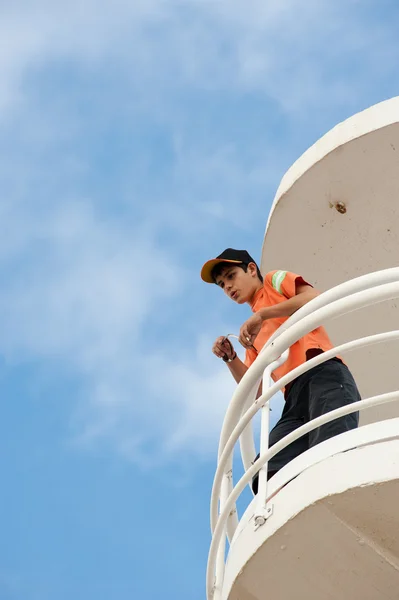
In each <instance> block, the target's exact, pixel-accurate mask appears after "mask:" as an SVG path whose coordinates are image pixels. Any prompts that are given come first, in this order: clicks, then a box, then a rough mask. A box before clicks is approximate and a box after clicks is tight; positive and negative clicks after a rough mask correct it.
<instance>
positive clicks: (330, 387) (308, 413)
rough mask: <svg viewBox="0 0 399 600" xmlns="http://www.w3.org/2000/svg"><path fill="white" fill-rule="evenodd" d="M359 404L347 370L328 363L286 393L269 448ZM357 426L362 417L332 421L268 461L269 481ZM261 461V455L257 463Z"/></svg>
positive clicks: (339, 364) (334, 362)
mask: <svg viewBox="0 0 399 600" xmlns="http://www.w3.org/2000/svg"><path fill="white" fill-rule="evenodd" d="M358 400H361V398H360V394H359V390H358V389H357V386H356V383H355V380H354V379H353V377H352V374H351V372H350V371H349V369H348V367H347V366H346V365H344V364H343V362H342V361H340V360H339V359H337V358H333V359H331V360H327V361H326V362H325V363H323V364H321V365H318V366H317V367H314V368H313V369H311V370H310V371H308V372H307V373H304V374H303V375H301V376H300V377H298V378H297V379H295V380H294V381H293V383H292V384H291V387H290V388H289V390H288V392H286V398H285V406H284V410H283V414H282V415H281V418H280V420H279V421H278V422H277V423H276V425H275V427H273V429H272V430H271V432H270V435H269V447H271V446H273V444H276V442H278V441H280V440H281V439H282V438H283V437H285V436H286V435H288V434H289V433H292V432H293V431H294V430H295V429H297V428H298V427H301V425H303V424H304V423H307V422H308V421H311V420H312V419H315V418H316V417H320V416H321V415H324V414H325V413H328V412H330V411H331V410H334V409H336V408H340V407H341V406H346V405H347V404H351V403H352V402H357V401H358ZM358 423H359V413H357V412H356V413H352V414H350V415H347V416H345V417H340V418H339V419H335V420H334V421H330V422H329V423H326V424H325V425H322V426H321V427H319V428H318V429H315V430H314V431H311V432H310V433H308V434H306V435H304V436H302V437H300V438H299V439H298V440H296V441H295V442H293V443H292V444H290V445H289V446H287V447H286V448H284V449H283V450H281V451H280V452H279V453H278V454H276V456H274V457H273V458H272V459H271V460H270V461H269V463H268V478H270V477H271V476H272V475H274V474H275V473H276V472H277V471H278V470H279V469H281V468H282V467H284V465H286V464H287V463H288V462H290V461H291V460H292V459H293V458H295V457H296V456H299V454H302V452H305V450H308V449H309V448H311V447H312V446H315V445H316V444H318V443H320V442H322V441H324V440H328V439H329V438H331V437H333V436H335V435H338V434H340V433H344V432H345V431H349V430H350V429H355V428H356V427H357V426H358ZM258 458H259V454H258V456H257V457H256V459H255V460H257V459H258ZM252 489H253V491H254V493H255V494H256V493H257V491H258V476H257V475H255V477H254V479H253V482H252Z"/></svg>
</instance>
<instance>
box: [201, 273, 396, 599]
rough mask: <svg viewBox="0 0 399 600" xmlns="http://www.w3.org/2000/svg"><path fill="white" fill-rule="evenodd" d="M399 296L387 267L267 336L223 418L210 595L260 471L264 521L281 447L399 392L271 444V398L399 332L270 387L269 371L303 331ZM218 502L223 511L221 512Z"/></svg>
mask: <svg viewBox="0 0 399 600" xmlns="http://www.w3.org/2000/svg"><path fill="white" fill-rule="evenodd" d="M397 297H399V268H394V269H387V270H384V271H379V272H376V273H371V274H369V275H364V276H362V277H358V278H356V279H353V280H351V281H348V282H346V283H343V284H341V285H339V286H337V287H335V288H333V289H331V290H329V291H328V292H325V293H323V294H321V295H320V296H318V297H317V298H315V299H314V300H312V301H311V302H309V303H308V304H306V305H305V306H304V307H302V308H301V309H300V310H298V311H297V312H296V313H295V314H294V315H293V316H292V317H290V318H289V319H287V321H286V322H285V323H284V324H283V325H282V326H281V327H280V328H279V330H278V331H277V332H276V333H275V334H274V335H273V336H272V338H270V339H269V341H268V343H267V344H266V345H265V346H264V348H263V349H262V351H261V352H260V354H259V356H258V358H257V360H256V361H255V362H254V364H253V365H252V366H251V368H250V369H248V371H247V372H246V373H245V375H244V377H243V378H242V380H241V382H240V384H239V385H238V386H237V388H236V391H235V393H234V395H233V397H232V400H231V402H230V405H229V407H228V410H227V412H226V416H225V419H224V423H223V427H222V432H221V437H220V443H219V457H218V466H217V470H216V474H215V478H214V483H213V488H212V498H211V529H212V532H213V536H212V542H211V547H210V551H209V558H208V569H207V595H208V599H210V598H213V600H219V598H220V595H221V589H222V584H223V577H224V559H225V544H226V536H227V538H228V539H229V540H231V539H232V536H233V535H234V531H235V529H236V526H237V524H238V517H237V511H236V506H235V504H236V500H237V498H238V497H239V495H240V494H241V493H242V491H243V490H244V488H245V486H246V485H247V484H249V483H250V482H251V480H252V477H253V476H254V475H255V474H256V473H258V472H259V483H258V494H257V499H256V510H255V520H256V521H257V523H258V524H259V525H260V524H262V523H263V522H264V521H265V519H266V518H267V510H268V509H267V502H268V496H267V463H268V461H269V460H270V459H271V458H272V457H273V456H274V455H275V454H277V453H278V452H280V450H282V449H283V448H285V447H286V446H288V445H289V444H290V443H292V442H293V441H295V440H296V439H298V438H299V437H301V436H302V435H305V434H306V433H309V431H312V430H313V429H316V428H317V427H320V426H321V425H323V424H325V423H328V422H329V421H332V420H334V419H337V418H339V417H341V416H344V415H347V414H350V413H352V412H355V411H358V410H364V409H366V408H369V407H372V406H378V405H380V404H383V403H387V402H393V401H395V400H397V399H399V391H395V392H391V393H389V394H382V395H379V396H374V397H372V398H368V399H366V400H361V401H359V402H356V403H353V404H351V405H349V406H345V407H342V408H339V409H337V410H334V411H331V412H329V413H327V414H326V415H322V416H321V417H318V418H317V419H314V420H313V421H310V422H309V423H306V424H305V425H303V426H302V427H300V428H298V429H297V430H296V431H294V432H293V433H291V434H290V435H288V436H286V437H285V438H283V439H282V440H280V441H279V442H278V443H277V444H275V445H273V446H272V448H270V449H269V448H268V433H269V432H268V429H269V406H268V403H269V400H270V399H271V398H272V396H273V395H274V394H275V393H276V392H277V391H279V390H281V389H282V388H283V387H285V386H286V385H287V384H288V383H289V382H291V381H293V380H294V379H295V378H296V377H298V376H299V375H302V374H303V373H305V372H307V371H308V370H309V369H311V368H313V367H315V366H316V365H319V364H322V363H323V362H325V361H326V360H329V359H330V358H332V357H334V356H336V355H338V354H341V353H344V352H349V351H353V350H355V349H358V348H361V347H365V346H370V345H372V344H378V343H382V342H386V341H389V340H398V339H399V330H398V331H391V332H386V333H380V334H376V335H371V336H367V337H364V338H361V339H358V340H353V341H351V342H347V343H345V344H342V345H340V346H338V347H336V348H334V349H333V350H330V351H328V352H325V353H323V354H320V355H318V356H316V357H315V358H313V359H311V360H309V361H307V362H306V363H304V364H303V365H300V366H299V367H297V368H296V369H294V370H293V371H291V372H290V373H288V374H287V375H285V376H284V377H282V378H281V379H280V380H279V381H278V382H277V383H274V384H273V385H270V383H269V382H270V374H271V373H272V372H273V370H274V369H276V368H277V367H278V366H279V365H280V364H281V363H282V362H283V361H284V360H285V359H286V357H287V356H288V349H289V348H290V347H291V346H292V344H294V343H295V342H296V341H297V340H299V339H300V338H301V337H303V335H305V334H306V333H308V332H309V331H312V330H313V329H315V328H316V327H319V326H320V325H322V324H324V323H326V322H327V321H329V320H330V319H332V318H335V317H337V316H340V315H343V314H347V313H349V312H352V311H354V310H358V309H360V308H364V307H366V306H370V305H372V304H376V303H378V302H383V301H385V300H390V299H394V298H397ZM262 378H263V380H264V385H263V390H264V391H263V393H262V395H261V396H260V397H259V398H258V399H256V393H257V390H258V388H259V384H260V381H261V379H262ZM259 410H262V417H261V448H260V457H259V459H258V460H257V461H256V464H255V465H254V464H252V461H253V460H254V458H255V455H254V444H253V437H252V439H251V436H252V430H251V429H250V426H251V422H252V419H253V417H254V416H255V414H256V413H257V412H258V411H259ZM238 440H240V446H241V456H242V458H243V463H244V469H245V473H244V475H243V477H241V479H240V480H239V482H238V483H237V485H236V486H235V487H233V477H232V457H233V449H234V446H235V444H236V443H237V441H238ZM218 505H219V510H218Z"/></svg>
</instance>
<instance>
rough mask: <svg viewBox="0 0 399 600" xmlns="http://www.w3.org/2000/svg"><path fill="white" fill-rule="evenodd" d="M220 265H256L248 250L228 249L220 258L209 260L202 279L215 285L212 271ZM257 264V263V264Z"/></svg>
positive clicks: (203, 270)
mask: <svg viewBox="0 0 399 600" xmlns="http://www.w3.org/2000/svg"><path fill="white" fill-rule="evenodd" d="M220 263H233V264H234V263H235V264H244V265H249V263H255V261H254V259H253V258H252V256H251V255H250V254H248V252H247V251H246V250H234V248H226V250H223V252H222V253H221V254H219V256H217V257H216V258H212V259H211V260H208V261H207V262H206V263H205V264H204V266H203V267H202V269H201V278H202V279H203V281H205V282H206V283H215V280H214V279H213V277H212V271H213V269H214V268H215V267H216V265H218V264H220ZM255 264H256V263H255Z"/></svg>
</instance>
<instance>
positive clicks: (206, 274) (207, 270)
mask: <svg viewBox="0 0 399 600" xmlns="http://www.w3.org/2000/svg"><path fill="white" fill-rule="evenodd" d="M220 263H233V264H235V265H240V264H241V261H240V260H226V259H225V258H212V259H211V260H208V261H207V262H206V263H205V264H204V266H203V267H202V269H201V279H202V280H203V281H205V283H215V280H214V279H213V277H212V271H213V269H214V267H215V266H216V265H218V264H220Z"/></svg>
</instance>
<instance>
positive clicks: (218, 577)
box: [212, 470, 233, 600]
mask: <svg viewBox="0 0 399 600" xmlns="http://www.w3.org/2000/svg"><path fill="white" fill-rule="evenodd" d="M232 477H233V473H232V471H231V470H230V471H229V472H228V473H225V474H224V475H223V481H222V486H221V492H220V499H219V514H220V513H221V512H222V511H223V509H224V507H225V504H226V501H227V498H228V496H229V489H230V480H231V479H232ZM226 537H227V531H226V527H225V528H224V530H223V534H222V539H221V540H220V545H219V549H218V554H217V559H216V569H215V583H214V587H213V599H212V600H219V599H220V597H221V591H222V585H223V579H224V569H225V554H226Z"/></svg>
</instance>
